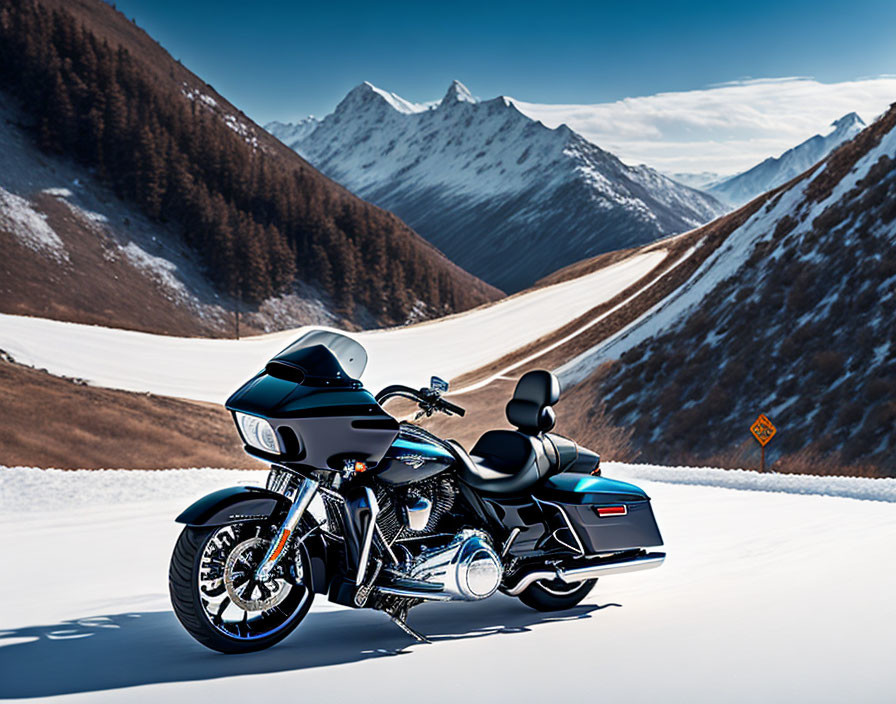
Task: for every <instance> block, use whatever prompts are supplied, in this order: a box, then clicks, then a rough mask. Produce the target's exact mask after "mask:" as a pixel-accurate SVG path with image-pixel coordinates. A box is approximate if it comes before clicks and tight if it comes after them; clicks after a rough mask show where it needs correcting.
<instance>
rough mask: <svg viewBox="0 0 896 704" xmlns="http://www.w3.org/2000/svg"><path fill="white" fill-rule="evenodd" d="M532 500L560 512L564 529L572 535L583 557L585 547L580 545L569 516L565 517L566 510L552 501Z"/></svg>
mask: <svg viewBox="0 0 896 704" xmlns="http://www.w3.org/2000/svg"><path fill="white" fill-rule="evenodd" d="M532 498H533V499H534V500H535V503H537V504H544V505H546V506H553V507H554V508H555V509H557V510H558V511H559V512H560V515H561V516H563V520H564V521H565V523H566V527H567V528H569V532H570V533H572V537H573V538H574V539H575V541H576V545H577V546H578V548H577V549H578V551H579V554H581V555H584V554H585V546H584V545H582V541H581V539H580V538H579V534H578V533H576V529H575V528H573V526H572V521H570V520H569V516H567V515H566V510H565V509H564V508H563V507H562V506H561V505H560V504H555V503H554V502H553V501H545V500H544V499H536V498H535V497H534V496H533V497H532ZM558 542H562V541H558ZM564 545H565V543H564Z"/></svg>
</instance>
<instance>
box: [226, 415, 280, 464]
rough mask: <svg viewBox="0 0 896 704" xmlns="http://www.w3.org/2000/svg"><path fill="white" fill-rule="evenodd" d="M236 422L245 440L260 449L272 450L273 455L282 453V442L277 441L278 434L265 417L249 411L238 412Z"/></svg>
mask: <svg viewBox="0 0 896 704" xmlns="http://www.w3.org/2000/svg"><path fill="white" fill-rule="evenodd" d="M235 415H236V423H237V425H238V426H239V427H240V432H241V433H242V435H243V440H245V441H246V444H247V445H251V446H252V447H254V448H257V449H259V450H264V451H265V452H270V453H271V454H273V455H279V454H280V444H279V443H278V442H277V434H276V433H275V432H274V429H273V428H272V427H271V424H270V423H268V422H267V421H266V420H265V419H264V418H259V417H258V416H250V415H249V414H248V413H239V412H236V414H235Z"/></svg>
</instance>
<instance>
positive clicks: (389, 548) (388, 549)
mask: <svg viewBox="0 0 896 704" xmlns="http://www.w3.org/2000/svg"><path fill="white" fill-rule="evenodd" d="M374 527H375V528H376V534H377V535H378V536H380V540H382V541H383V545H385V546H386V552H388V553H389V558H390V559H391V560H392V563H393V564H395V565H397V564H398V558H397V557H396V556H395V553H394V552H392V546H391V545H390V544H389V541H388V540H386V536H385V535H383V530H382V528H380V527H379V525H377V524H376V523H374Z"/></svg>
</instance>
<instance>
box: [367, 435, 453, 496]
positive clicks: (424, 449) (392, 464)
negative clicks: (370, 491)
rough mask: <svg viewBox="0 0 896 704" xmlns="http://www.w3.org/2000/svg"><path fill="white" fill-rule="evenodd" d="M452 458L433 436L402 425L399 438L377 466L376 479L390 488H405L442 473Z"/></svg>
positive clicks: (440, 442)
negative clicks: (389, 485) (390, 486)
mask: <svg viewBox="0 0 896 704" xmlns="http://www.w3.org/2000/svg"><path fill="white" fill-rule="evenodd" d="M453 462H454V456H453V455H452V454H451V452H449V451H448V449H447V448H446V447H445V446H444V444H443V443H442V441H441V440H439V439H438V438H437V437H436V436H435V435H433V434H432V433H428V432H427V431H425V430H423V428H419V427H417V426H416V425H412V424H410V423H401V425H400V426H399V430H398V436H397V437H396V438H395V440H394V441H393V443H392V445H391V446H390V447H389V449H388V450H386V454H385V455H384V456H383V460H382V461H381V462H380V463H379V464H378V465H377V467H376V469H375V470H374V471H375V472H376V475H377V478H378V479H380V480H382V481H383V482H385V483H386V484H391V485H392V486H406V485H408V484H414V483H416V482H420V481H423V480H424V479H428V478H429V477H433V476H435V475H436V474H439V473H440V472H444V471H445V470H446V469H448V467H450V466H451V465H452V463H453Z"/></svg>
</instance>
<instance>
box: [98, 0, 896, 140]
mask: <svg viewBox="0 0 896 704" xmlns="http://www.w3.org/2000/svg"><path fill="white" fill-rule="evenodd" d="M115 4H116V5H117V7H118V8H119V9H120V10H121V11H122V12H124V13H125V14H126V15H127V16H128V17H129V18H135V19H136V21H137V24H139V25H140V26H141V27H143V28H144V29H145V30H147V31H148V32H149V33H150V34H151V35H152V36H153V37H154V38H155V39H157V40H158V41H159V42H161V43H162V45H163V46H165V48H167V49H168V50H169V51H170V52H171V54H172V55H173V56H174V57H175V58H178V59H180V60H181V61H183V63H184V64H185V65H186V66H187V67H188V68H190V69H191V70H193V71H194V72H195V73H197V74H198V75H199V76H201V77H202V78H203V79H205V80H206V81H207V82H209V83H211V84H212V85H213V86H214V87H215V88H216V90H218V92H220V93H221V94H222V95H224V96H225V97H227V98H228V99H229V100H230V101H231V102H232V103H234V104H235V105H237V106H238V107H239V108H241V109H242V110H244V111H245V112H246V114H248V115H249V116H250V117H252V118H253V119H254V120H256V121H257V122H260V123H264V122H267V121H269V120H273V119H280V120H291V119H295V118H298V117H302V116H304V115H307V114H315V115H318V116H322V115H324V114H326V113H328V112H330V111H331V110H332V108H333V107H334V106H335V104H336V103H337V102H338V101H339V100H340V99H341V98H342V96H343V95H344V94H345V93H346V92H347V91H348V90H349V89H350V88H351V87H352V86H354V85H357V84H358V83H360V82H361V81H364V80H369V81H371V82H372V83H374V84H375V85H378V86H381V87H383V88H386V89H388V90H391V91H394V92H396V93H398V94H400V95H402V96H403V97H405V98H408V99H409V100H413V101H426V100H432V99H435V98H438V97H440V96H441V93H442V92H443V91H444V90H445V89H446V88H447V86H448V83H449V82H450V81H451V79H454V78H457V79H459V80H461V81H463V82H464V83H465V84H466V85H468V86H469V87H470V89H471V90H472V92H473V93H474V94H476V95H479V96H482V97H493V96H496V95H500V94H507V95H512V96H514V97H516V98H518V99H520V100H525V101H530V102H541V103H598V102H606V101H612V100H618V99H620V98H624V97H627V96H637V95H650V94H653V93H657V92H661V91H680V90H692V89H695V88H701V87H705V86H708V85H711V84H714V83H719V82H725V81H732V80H738V79H744V78H765V77H777V76H813V77H815V78H816V79H818V80H820V81H823V82H835V81H843V80H849V79H854V78H859V77H866V76H874V75H880V74H888V73H889V74H892V73H896V39H894V30H893V28H894V27H896V2H893V0H888V1H882V2H877V1H875V2H851V3H845V2H842V1H841V2H827V1H826V0H823V1H817V2H787V0H778V1H777V2H767V1H765V0H756V1H755V2H749V3H729V2H724V1H723V0H719V1H718V2H680V3H676V2H671V1H668V2H652V1H647V2H612V3H608V2H596V1H592V2H567V3H549V2H547V3H546V2H544V1H543V0H542V2H537V3H536V2H527V1H525V0H517V1H516V2H491V3H483V2H479V3H476V2H466V1H461V2H451V3H437V2H425V1H422V2H383V3H359V2H329V3H328V2H320V1H318V2H314V3H304V2H245V0H244V1H242V2H232V1H230V0H217V1H216V2H210V1H209V0H177V1H175V0H117V2H116V3H115Z"/></svg>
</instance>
